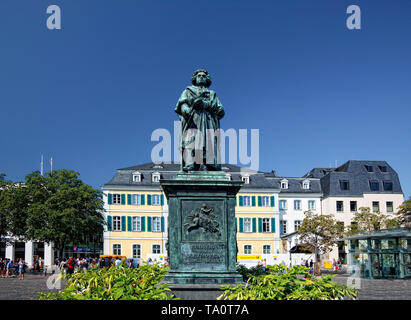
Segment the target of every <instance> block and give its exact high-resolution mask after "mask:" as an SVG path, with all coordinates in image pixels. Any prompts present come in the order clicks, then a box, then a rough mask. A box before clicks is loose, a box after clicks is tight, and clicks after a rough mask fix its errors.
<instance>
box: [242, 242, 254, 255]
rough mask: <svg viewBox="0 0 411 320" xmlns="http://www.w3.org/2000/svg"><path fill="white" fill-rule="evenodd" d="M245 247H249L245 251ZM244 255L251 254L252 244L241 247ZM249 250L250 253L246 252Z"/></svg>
mask: <svg viewBox="0 0 411 320" xmlns="http://www.w3.org/2000/svg"><path fill="white" fill-rule="evenodd" d="M246 247H249V248H247V249H246ZM243 250H244V254H253V245H252V244H245V245H244V246H243ZM248 250H250V252H248Z"/></svg>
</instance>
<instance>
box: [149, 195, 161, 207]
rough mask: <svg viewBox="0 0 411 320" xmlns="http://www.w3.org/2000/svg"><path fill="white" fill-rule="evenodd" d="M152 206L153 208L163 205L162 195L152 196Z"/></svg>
mask: <svg viewBox="0 0 411 320" xmlns="http://www.w3.org/2000/svg"><path fill="white" fill-rule="evenodd" d="M154 199H156V201H154ZM151 205H152V206H159V205H161V195H160V194H152V195H151Z"/></svg>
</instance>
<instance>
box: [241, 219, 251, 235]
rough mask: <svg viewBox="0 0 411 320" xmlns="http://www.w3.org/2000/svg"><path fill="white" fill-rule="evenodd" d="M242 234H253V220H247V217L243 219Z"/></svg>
mask: <svg viewBox="0 0 411 320" xmlns="http://www.w3.org/2000/svg"><path fill="white" fill-rule="evenodd" d="M246 222H247V223H246ZM246 226H247V228H246ZM248 227H249V228H248ZM243 232H253V219H252V218H249V217H245V218H243Z"/></svg>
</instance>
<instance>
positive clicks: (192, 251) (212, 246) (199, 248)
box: [181, 243, 227, 265]
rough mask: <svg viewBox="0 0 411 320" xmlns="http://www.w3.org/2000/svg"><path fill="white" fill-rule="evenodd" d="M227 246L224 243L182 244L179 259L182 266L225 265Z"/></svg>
mask: <svg viewBox="0 0 411 320" xmlns="http://www.w3.org/2000/svg"><path fill="white" fill-rule="evenodd" d="M226 252H227V245H226V244H225V243H184V244H182V245H181V253H182V255H181V258H182V262H183V263H184V264H207V265H210V264H216V265H219V264H225V263H226Z"/></svg>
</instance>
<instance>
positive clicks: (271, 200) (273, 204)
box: [270, 196, 275, 207]
mask: <svg viewBox="0 0 411 320" xmlns="http://www.w3.org/2000/svg"><path fill="white" fill-rule="evenodd" d="M270 205H271V206H272V207H275V201H274V196H271V197H270Z"/></svg>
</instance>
